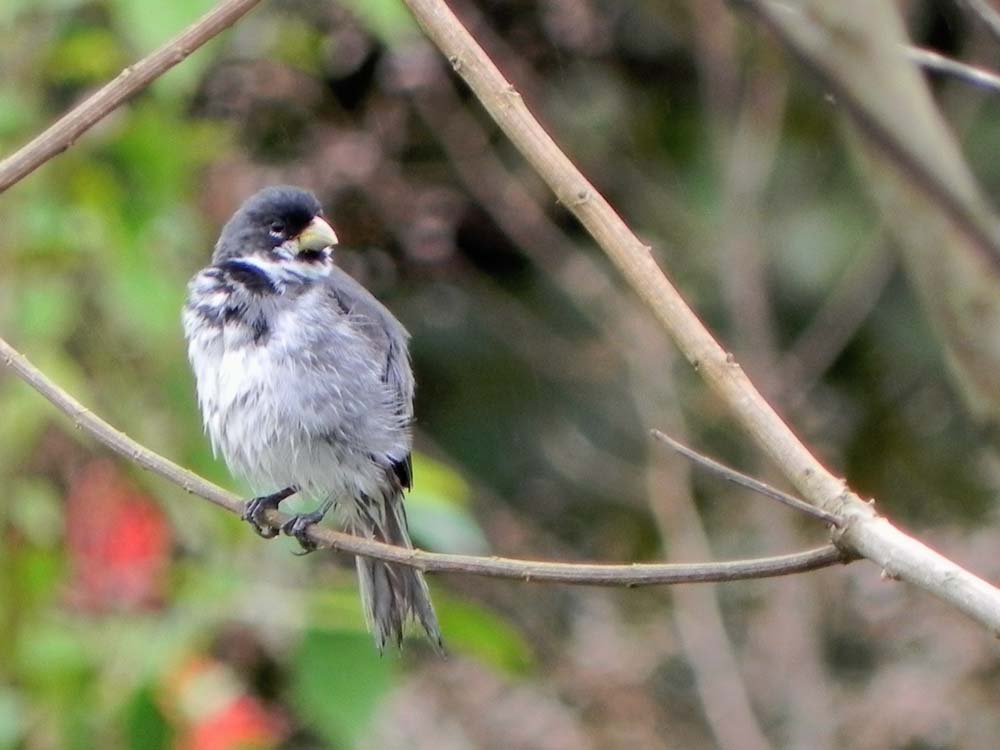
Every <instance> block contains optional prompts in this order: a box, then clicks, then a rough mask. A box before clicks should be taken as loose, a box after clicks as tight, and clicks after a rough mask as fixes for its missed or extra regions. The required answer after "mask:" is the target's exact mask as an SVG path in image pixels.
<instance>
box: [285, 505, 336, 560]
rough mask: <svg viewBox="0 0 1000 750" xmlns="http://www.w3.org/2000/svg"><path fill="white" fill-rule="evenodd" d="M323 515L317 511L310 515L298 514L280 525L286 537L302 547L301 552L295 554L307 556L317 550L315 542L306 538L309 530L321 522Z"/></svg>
mask: <svg viewBox="0 0 1000 750" xmlns="http://www.w3.org/2000/svg"><path fill="white" fill-rule="evenodd" d="M324 515H326V514H325V513H324V512H322V511H319V510H314V511H313V512H312V513H300V514H298V515H295V516H292V517H291V518H289V519H288V520H287V521H285V522H284V523H283V524H282V525H281V531H282V532H283V533H284V534H285V535H287V536H292V537H295V540H296V541H297V542H298V543H299V545H300V546H301V547H302V551H301V552H296V553H295V554H297V555H308V554H309V553H310V552H315V551H316V550H317V548H318V547H317V545H316V542H314V541H313V540H312V539H310V538H309V536H308V534H309V528H310V527H311V526H315V525H316V524H317V523H319V522H320V521H322V520H323V516H324Z"/></svg>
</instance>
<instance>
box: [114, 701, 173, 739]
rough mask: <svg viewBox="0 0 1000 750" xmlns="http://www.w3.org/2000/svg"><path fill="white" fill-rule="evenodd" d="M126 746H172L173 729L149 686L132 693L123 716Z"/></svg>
mask: <svg viewBox="0 0 1000 750" xmlns="http://www.w3.org/2000/svg"><path fill="white" fill-rule="evenodd" d="M123 723H124V725H125V742H126V747H130V748H133V749H134V750H166V749H167V748H169V747H172V743H171V740H172V734H173V733H172V731H171V727H170V724H169V723H167V720H166V719H165V718H164V716H163V713H162V712H161V711H160V707H159V706H157V705H156V701H155V700H154V698H153V691H152V690H151V689H150V688H149V686H146V687H143V688H141V689H140V690H137V691H136V692H135V693H133V694H132V698H131V700H129V702H128V705H127V706H125V712H124V716H123Z"/></svg>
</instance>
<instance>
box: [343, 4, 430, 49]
mask: <svg viewBox="0 0 1000 750" xmlns="http://www.w3.org/2000/svg"><path fill="white" fill-rule="evenodd" d="M344 5H346V6H347V7H348V8H350V9H351V11H352V12H353V13H354V14H355V15H357V17H358V18H359V19H360V20H361V22H362V23H363V24H364V25H365V26H366V27H367V28H368V30H369V31H371V32H372V33H373V34H375V36H377V37H379V38H380V39H381V40H382V41H383V42H385V43H386V44H389V45H392V44H394V43H399V42H401V41H405V40H406V39H407V38H408V37H410V36H413V35H414V34H416V33H417V25H416V23H415V22H414V21H413V16H411V15H410V11H408V10H407V9H406V6H404V5H403V3H401V2H400V0H345V2H344Z"/></svg>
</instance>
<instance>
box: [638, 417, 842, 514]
mask: <svg viewBox="0 0 1000 750" xmlns="http://www.w3.org/2000/svg"><path fill="white" fill-rule="evenodd" d="M651 432H652V435H653V437H654V438H656V439H657V440H659V441H660V442H661V443H663V444H664V445H666V446H667V447H668V448H670V450H672V451H674V452H676V453H679V454H680V455H682V456H684V458H686V459H687V460H688V461H690V462H691V463H693V464H695V465H696V466H700V467H701V468H703V469H707V470H708V471H710V472H712V473H713V474H715V475H717V476H719V477H722V478H723V479H725V480H726V481H727V482H732V483H733V484H736V485H739V486H740V487H744V488H745V489H748V490H750V491H751V492H756V493H757V494H758V495H763V496H764V497H769V498H771V499H772V500H777V501H778V502H779V503H781V504H782V505H786V506H788V507H789V508H792V509H794V510H797V511H799V512H800V513H805V514H806V515H807V516H812V517H813V518H818V519H819V520H820V521H823V522H825V523H828V524H830V525H831V526H835V527H837V528H840V527H841V526H843V525H844V521H843V520H842V519H841V518H839V517H837V516H835V515H834V514H833V513H828V512H827V511H825V510H822V509H820V508H817V507H815V506H813V505H810V504H809V503H807V502H806V501H805V500H800V499H799V498H797V497H795V496H794V495H789V494H788V493H787V492H782V491H781V490H779V489H777V488H776V487H772V486H771V485H769V484H766V483H765V482H762V481H760V480H759V479H754V478H753V477H751V476H747V475H746V474H743V473H741V472H739V471H736V469H731V468H729V467H728V466H726V465H725V464H721V463H719V462H718V461H716V460H715V459H714V458H709V457H708V456H706V455H703V454H701V453H698V452H697V451H695V450H692V449H691V448H688V447H687V446H686V445H684V444H683V443H679V442H677V441H676V440H674V439H673V438H672V437H670V436H669V435H667V434H666V433H664V432H660V431H659V430H652V431H651Z"/></svg>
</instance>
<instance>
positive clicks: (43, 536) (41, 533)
mask: <svg viewBox="0 0 1000 750" xmlns="http://www.w3.org/2000/svg"><path fill="white" fill-rule="evenodd" d="M9 492H10V498H11V502H10V505H9V510H8V514H9V518H10V522H11V525H12V526H13V527H14V528H16V529H17V530H18V531H20V532H21V534H23V535H24V536H25V538H27V539H28V540H30V541H31V542H32V543H33V544H35V545H37V546H39V547H46V548H49V547H52V546H54V545H55V543H56V542H57V541H58V540H59V539H60V538H61V537H62V533H63V506H62V502H61V499H60V496H59V491H58V490H57V488H56V487H55V485H53V484H52V482H51V481H49V480H48V479H46V478H43V477H38V478H20V479H18V478H15V479H14V483H13V485H12V486H11V487H10V489H9Z"/></svg>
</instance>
